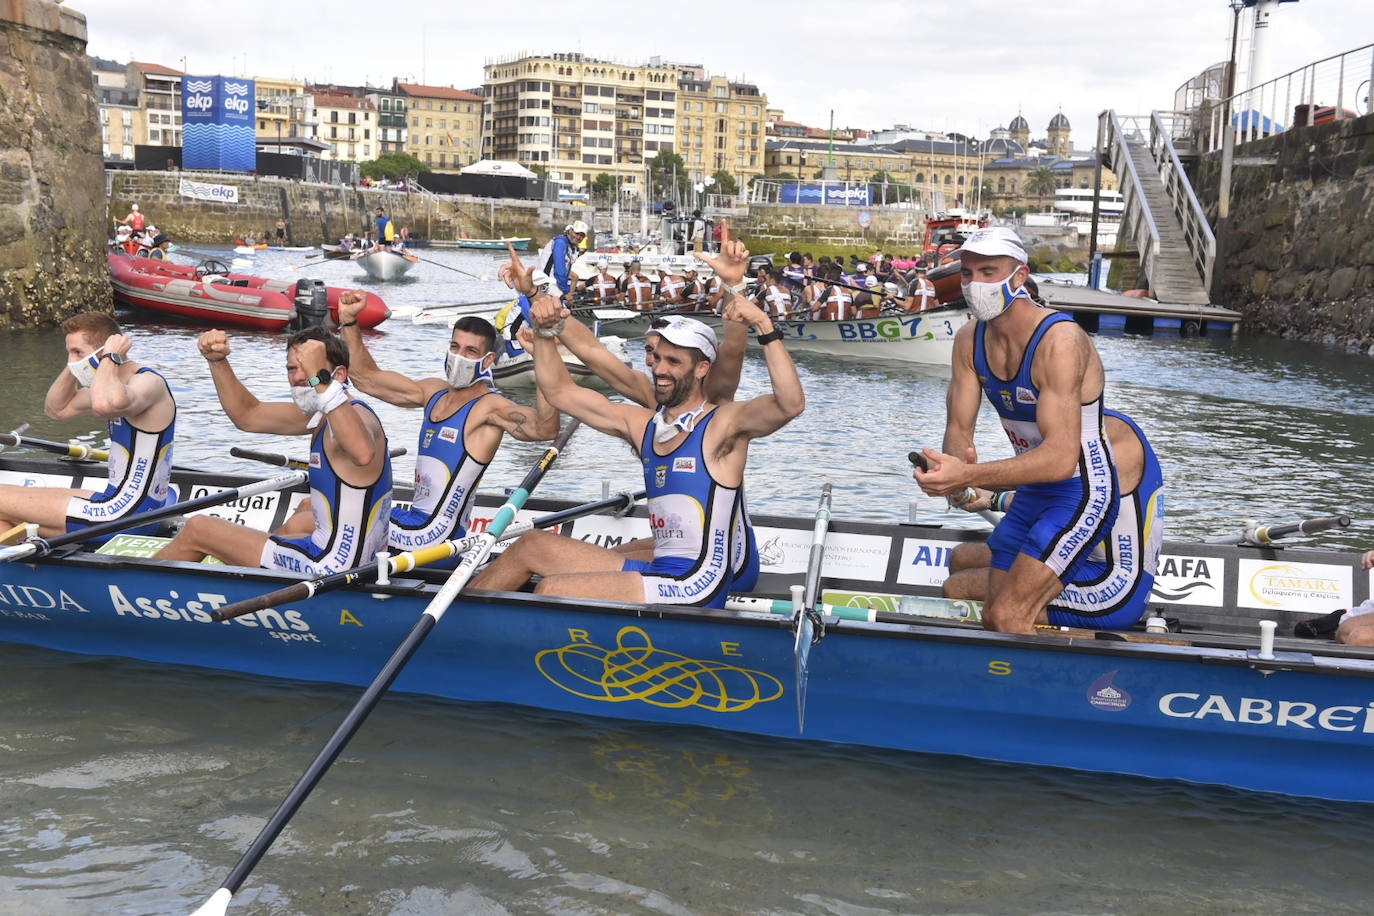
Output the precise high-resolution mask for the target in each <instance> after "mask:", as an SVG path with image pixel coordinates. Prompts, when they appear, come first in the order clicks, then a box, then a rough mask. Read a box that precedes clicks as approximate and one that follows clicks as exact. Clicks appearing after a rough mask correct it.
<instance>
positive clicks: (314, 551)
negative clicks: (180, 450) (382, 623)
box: [155, 328, 391, 577]
mask: <svg viewBox="0 0 1374 916" xmlns="http://www.w3.org/2000/svg"><path fill="white" fill-rule="evenodd" d="M198 345H199V347H200V355H201V356H203V357H205V359H206V361H207V362H208V363H209V364H210V376H211V378H213V379H214V382H215V391H216V393H217V394H218V395H219V401H220V404H221V405H223V407H224V412H225V413H226V414H228V415H229V419H230V420H232V421H233V423H234V425H235V426H237V427H238V428H239V429H242V430H244V431H246V432H252V433H271V434H275V435H278V436H310V437H311V439H310V499H309V501H308V503H307V505H308V507H309V508H308V509H307V508H306V505H302V507H301V511H299V512H297V513H296V515H295V516H293V517H292V518H291V519H289V520H288V521H287V523H286V524H285V525H283V526H282V528H281V529H280V530H279V531H278V533H277V534H276V535H272V536H269V535H268V533H267V532H265V531H258V530H256V529H253V528H248V527H245V526H243V525H237V524H235V523H233V522H228V521H225V520H224V519H221V518H215V517H214V516H210V515H193V516H191V517H190V518H189V519H187V521H186V527H184V528H182V529H181V532H180V533H179V534H177V536H176V537H175V538H173V539H172V541H171V543H170V544H168V545H167V546H166V547H164V548H162V549H161V550H160V551H158V552H157V554H156V555H155V557H156V559H159V560H186V561H190V562H198V561H200V560H203V559H204V558H205V557H207V556H212V557H215V558H217V559H219V560H222V561H223V562H225V563H226V564H228V565H230V566H262V567H264V568H266V569H280V570H284V571H286V572H293V573H299V574H301V575H302V576H310V577H313V576H319V575H326V574H329V573H334V572H339V571H341V570H345V569H352V568H353V567H355V566H358V565H359V564H361V563H364V562H367V561H370V560H371V559H372V558H373V557H374V556H375V555H376V553H377V551H379V550H385V549H386V546H387V529H388V527H389V521H390V514H391V456H390V454H389V453H388V451H387V443H386V433H385V432H384V431H383V430H382V424H381V421H380V420H378V419H377V415H376V414H374V413H373V412H372V409H371V408H370V407H368V406H367V405H366V404H364V403H363V402H362V401H359V400H356V399H354V398H353V397H352V396H351V395H350V393H349V390H348V362H349V360H348V348H347V347H346V346H344V343H343V341H342V340H340V339H339V338H338V337H336V336H335V335H333V334H331V333H330V332H328V331H326V330H324V329H323V328H307V329H306V330H303V331H297V332H296V333H295V334H292V335H291V337H290V338H289V339H288V340H287V342H286V377H287V381H288V382H289V384H290V386H291V397H292V399H293V400H294V401H295V403H294V404H283V403H272V404H264V403H262V402H261V401H259V400H258V399H257V398H256V397H255V396H254V395H253V393H252V392H250V391H249V390H248V389H247V388H245V387H244V385H243V382H241V381H240V380H239V378H238V376H237V375H235V374H234V370H233V367H232V366H230V365H229V352H230V347H229V338H228V335H226V334H225V333H224V332H223V331H206V332H205V333H204V334H202V335H201V336H200V340H199V341H198ZM298 535H300V536H298Z"/></svg>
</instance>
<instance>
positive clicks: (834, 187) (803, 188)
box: [781, 184, 872, 207]
mask: <svg viewBox="0 0 1374 916" xmlns="http://www.w3.org/2000/svg"><path fill="white" fill-rule="evenodd" d="M871 202H872V201H871V200H870V195H869V189H868V185H866V184H850V185H848V186H846V185H844V184H824V185H822V184H785V185H783V186H782V199H781V203H785V204H816V205H817V206H822V205H824V206H831V207H867V206H869V204H870V203H871Z"/></svg>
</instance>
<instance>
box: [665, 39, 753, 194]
mask: <svg viewBox="0 0 1374 916" xmlns="http://www.w3.org/2000/svg"><path fill="white" fill-rule="evenodd" d="M677 90H678V94H677V113H678V153H679V155H681V156H682V159H683V161H684V162H685V163H686V165H687V168H688V170H689V171H690V173H691V177H692V181H693V182H701V181H702V180H703V179H705V178H706V177H708V176H710V175H713V174H715V173H716V172H718V171H721V170H724V171H726V172H729V173H730V174H731V175H732V176H733V177H734V178H735V181H736V182H737V183H738V184H739V186H740V187H741V188H745V187H747V186H748V182H749V181H750V179H752V178H754V177H756V176H759V175H762V174H764V169H765V161H764V160H765V153H766V152H767V150H766V148H765V140H766V139H767V136H766V135H767V129H768V96H767V95H765V94H764V93H762V92H760V91H759V87H758V86H756V85H754V84H753V83H745V82H740V81H737V80H732V79H728V78H726V77H723V76H707V75H706V74H705V72H704V71H703V69H702V68H701V67H700V66H697V65H680V66H679V74H678V83H677Z"/></svg>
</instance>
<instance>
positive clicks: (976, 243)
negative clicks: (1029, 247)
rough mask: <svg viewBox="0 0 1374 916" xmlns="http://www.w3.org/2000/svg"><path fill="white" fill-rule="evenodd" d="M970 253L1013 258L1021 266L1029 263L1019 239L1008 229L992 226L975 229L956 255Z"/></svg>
mask: <svg viewBox="0 0 1374 916" xmlns="http://www.w3.org/2000/svg"><path fill="white" fill-rule="evenodd" d="M965 251H971V252H973V253H974V254H981V255H986V256H988V257H992V258H995V257H1006V258H1015V259H1016V260H1018V261H1020V262H1021V263H1022V264H1026V263H1029V258H1027V257H1026V249H1025V248H1023V247H1021V238H1020V237H1019V236H1018V235H1017V234H1016V233H1015V232H1013V231H1011V230H1010V229H1007V228H1006V227H1004V226H994V227H992V228H990V229H975V230H973V232H971V233H970V234H969V237H968V238H967V239H966V240H965V241H964V244H963V247H961V248H960V249H959V251H958V252H956V254H962V253H963V252H965Z"/></svg>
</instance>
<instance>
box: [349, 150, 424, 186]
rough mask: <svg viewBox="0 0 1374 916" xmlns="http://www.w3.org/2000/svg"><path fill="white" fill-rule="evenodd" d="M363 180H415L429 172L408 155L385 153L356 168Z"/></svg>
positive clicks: (419, 162)
mask: <svg viewBox="0 0 1374 916" xmlns="http://www.w3.org/2000/svg"><path fill="white" fill-rule="evenodd" d="M358 170H359V171H360V172H361V173H362V175H363V177H364V178H371V179H373V180H374V181H375V180H377V179H378V178H415V177H416V176H418V175H423V174H425V173H426V172H428V171H429V170H430V168H429V166H427V165H425V164H424V163H423V162H421V161H420V160H419V159H417V158H415V157H414V156H412V155H411V154H410V153H386V154H384V155H381V156H378V157H377V158H376V159H373V160H371V161H370V162H364V163H362V164H361V165H360V166H358Z"/></svg>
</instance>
